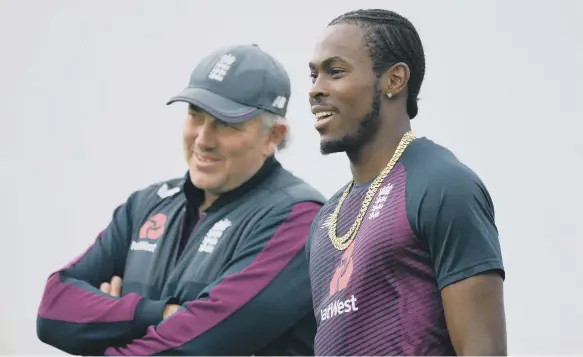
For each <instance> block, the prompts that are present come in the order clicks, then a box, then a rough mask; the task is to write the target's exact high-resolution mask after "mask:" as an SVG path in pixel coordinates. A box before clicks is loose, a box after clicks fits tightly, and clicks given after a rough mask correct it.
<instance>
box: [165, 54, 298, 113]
mask: <svg viewBox="0 0 583 357" xmlns="http://www.w3.org/2000/svg"><path fill="white" fill-rule="evenodd" d="M290 95H291V85H290V80H289V76H288V74H287V72H286V70H285V69H284V68H283V66H282V65H281V63H279V62H278V61H277V60H276V59H275V58H273V57H272V56H271V55H269V54H268V53H266V52H264V51H263V50H262V49H260V48H259V47H258V46H257V45H238V46H231V47H226V48H222V49H220V50H217V51H215V52H213V53H211V54H210V55H208V56H206V57H205V58H203V59H202V60H201V61H200V62H199V64H198V65H197V66H196V68H195V69H194V70H193V71H192V74H191V75H190V82H189V84H188V87H187V88H185V89H184V90H183V91H182V92H180V93H179V94H178V95H176V96H174V97H172V98H171V99H170V100H169V101H168V103H166V104H172V103H175V102H186V103H189V104H192V105H194V106H197V107H199V108H201V109H202V110H204V111H206V112H207V113H209V114H210V115H212V116H213V117H215V118H217V119H219V120H221V121H224V122H227V123H242V122H244V121H247V120H249V119H251V118H254V117H256V116H258V115H260V114H261V113H262V112H263V111H268V112H271V113H274V114H277V115H279V116H282V117H285V114H286V112H287V106H288V102H289V98H290Z"/></svg>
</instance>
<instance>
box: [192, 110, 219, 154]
mask: <svg viewBox="0 0 583 357" xmlns="http://www.w3.org/2000/svg"><path fill="white" fill-rule="evenodd" d="M195 144H196V146H198V147H199V148H201V149H203V150H208V149H213V148H214V147H216V125H215V123H214V120H213V119H211V118H208V117H207V118H205V120H204V122H202V123H201V124H200V125H199V126H198V127H197V128H196V139H195Z"/></svg>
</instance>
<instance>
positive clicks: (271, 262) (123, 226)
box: [37, 157, 326, 356]
mask: <svg viewBox="0 0 583 357" xmlns="http://www.w3.org/2000/svg"><path fill="white" fill-rule="evenodd" d="M202 201H203V192H202V191H201V190H199V189H197V188H195V187H194V186H193V185H192V183H191V181H190V179H189V176H188V174H187V175H186V177H185V178H182V179H174V180H170V181H167V182H164V183H159V184H155V185H152V186H149V187H147V188H145V189H143V190H139V191H136V192H134V193H133V194H132V195H131V196H130V197H129V198H128V200H127V201H126V202H125V203H124V204H122V205H121V206H119V207H118V208H117V209H116V210H115V211H114V214H113V219H112V220H111V222H110V224H109V225H108V227H107V228H106V229H105V230H104V231H103V232H102V233H101V234H99V236H98V238H97V239H96V240H95V242H94V244H93V245H92V246H91V247H90V248H89V249H88V250H87V251H86V252H85V253H84V254H83V255H81V256H80V257H79V258H77V259H75V260H74V261H73V262H72V263H70V264H69V265H67V266H66V267H64V268H63V269H61V270H59V271H57V272H55V273H53V274H52V275H51V276H50V277H49V279H48V281H47V284H46V287H45V290H44V294H43V296H42V301H41V304H40V308H39V312H38V318H37V334H38V336H39V338H40V340H41V341H43V342H45V343H47V344H49V345H52V346H54V347H56V348H58V349H60V350H62V351H65V352H67V353H70V354H77V355H141V356H145V355H240V356H241V355H253V354H254V355H274V356H277V355H313V353H314V350H313V342H314V336H315V330H316V323H315V317H314V313H313V309H312V299H311V291H310V281H309V274H308V266H307V261H306V254H305V244H306V239H307V236H308V233H309V231H310V227H311V224H312V221H313V220H314V218H315V216H316V215H317V213H318V211H319V210H320V208H321V207H322V205H323V203H324V202H325V201H326V200H325V198H324V197H323V196H322V195H321V194H320V193H319V192H317V191H316V190H315V189H313V188H312V187H311V186H309V185H308V184H307V183H305V182H304V181H302V180H301V179H299V178H297V177H295V176H293V175H292V174H291V173H290V172H289V171H287V170H285V169H284V168H283V167H281V165H280V164H279V162H278V161H277V160H276V159H275V158H274V157H271V158H269V159H268V160H267V161H266V163H265V164H264V165H263V167H262V168H261V169H260V170H259V172H258V173H257V174H256V175H255V176H254V177H252V178H251V179H250V180H249V181H247V182H246V183H244V184H243V185H242V186H240V187H239V188H237V189H235V190H233V191H231V192H229V193H226V194H224V195H221V196H220V197H219V199H218V200H217V201H216V202H215V203H214V204H213V205H212V206H211V207H210V208H208V209H207V210H206V211H205V212H204V213H202V214H200V215H199V214H198V207H199V205H200V204H201V203H202ZM114 275H118V276H121V277H122V278H123V290H122V296H121V297H119V298H116V297H112V296H110V295H108V294H104V293H102V292H101V291H100V290H99V286H100V284H101V283H103V282H109V281H110V280H111V278H112V277H113V276H114ZM168 303H176V304H180V305H182V307H181V309H180V310H179V311H178V312H176V313H175V314H173V315H171V316H169V317H168V318H166V319H165V320H163V321H162V313H163V309H164V307H165V305H166V304H168Z"/></svg>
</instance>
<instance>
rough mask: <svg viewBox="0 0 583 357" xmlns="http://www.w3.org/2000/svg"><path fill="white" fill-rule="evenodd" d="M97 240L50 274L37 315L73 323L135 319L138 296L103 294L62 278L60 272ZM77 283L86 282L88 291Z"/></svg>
mask: <svg viewBox="0 0 583 357" xmlns="http://www.w3.org/2000/svg"><path fill="white" fill-rule="evenodd" d="M102 236H103V232H101V233H100V234H99V235H98V236H97V239H99V238H101V237H102ZM96 242H97V240H96V241H95V242H94V243H93V244H91V246H89V248H87V250H86V251H85V252H84V253H83V254H81V255H79V256H78V257H77V258H75V259H74V260H73V261H71V262H70V263H69V264H67V266H66V267H65V268H63V269H61V270H59V271H57V272H56V273H53V274H52V275H51V276H50V277H49V279H48V281H47V284H46V286H45V291H44V294H43V296H42V300H41V303H40V307H39V310H38V315H39V316H40V317H42V318H44V319H49V320H55V321H63V322H73V323H115V322H127V321H132V320H133V319H134V315H135V311H136V307H137V305H138V303H139V302H140V300H141V298H142V297H141V296H140V295H138V294H133V293H132V294H128V295H126V296H124V297H123V298H114V297H111V296H108V295H105V294H102V293H101V292H100V291H98V290H97V288H94V287H92V286H90V285H89V283H85V282H78V281H75V280H74V279H71V281H63V277H62V276H61V273H62V272H63V271H64V270H67V269H68V268H71V267H72V266H73V265H74V264H75V263H77V262H78V261H79V260H81V259H82V258H83V257H84V256H85V255H86V254H87V253H88V252H89V251H90V250H91V249H93V248H94V247H95V244H96ZM65 279H66V278H65ZM76 283H77V284H79V285H87V287H88V288H90V290H89V289H86V287H82V286H78V285H76ZM92 290H93V291H92Z"/></svg>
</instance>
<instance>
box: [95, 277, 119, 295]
mask: <svg viewBox="0 0 583 357" xmlns="http://www.w3.org/2000/svg"><path fill="white" fill-rule="evenodd" d="M121 287H122V280H121V278H120V277H119V276H114V277H113V278H111V282H109V283H101V286H100V287H99V290H101V291H102V292H104V293H106V294H109V295H111V296H113V297H120V296H121Z"/></svg>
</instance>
